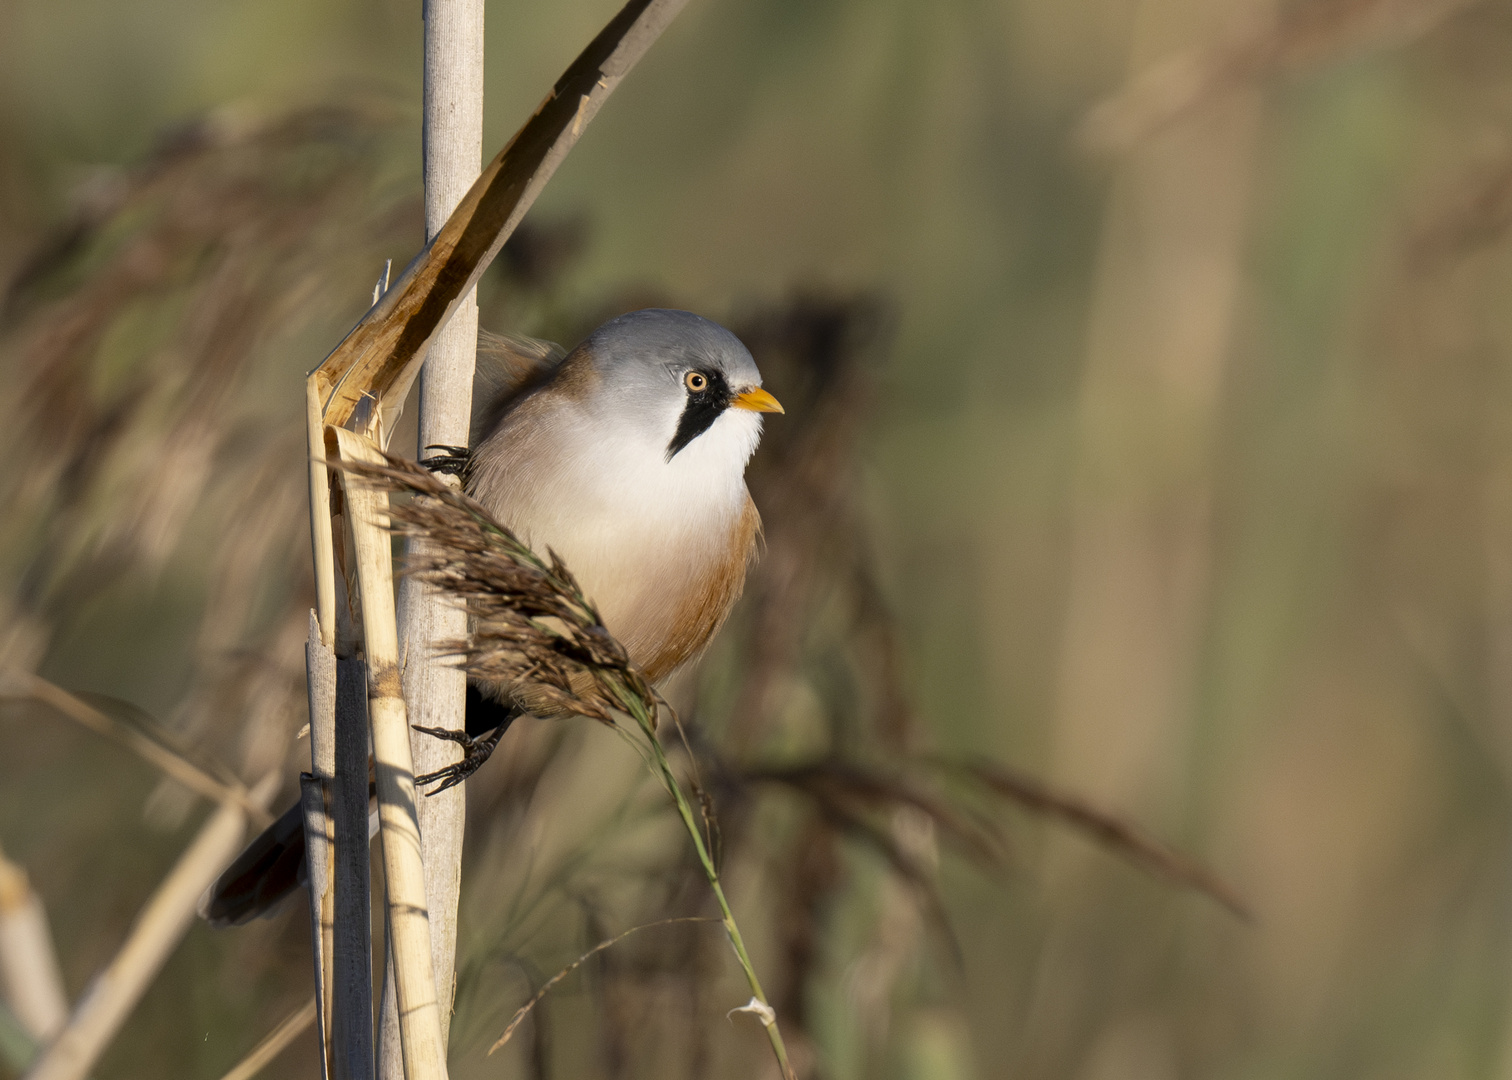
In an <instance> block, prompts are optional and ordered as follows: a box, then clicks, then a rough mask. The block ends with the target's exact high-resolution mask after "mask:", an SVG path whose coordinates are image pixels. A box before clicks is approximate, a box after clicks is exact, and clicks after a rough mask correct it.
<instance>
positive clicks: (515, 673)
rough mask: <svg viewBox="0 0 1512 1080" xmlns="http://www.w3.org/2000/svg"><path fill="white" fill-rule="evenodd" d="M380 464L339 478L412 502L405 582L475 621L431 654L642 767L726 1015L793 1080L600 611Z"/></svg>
mask: <svg viewBox="0 0 1512 1080" xmlns="http://www.w3.org/2000/svg"><path fill="white" fill-rule="evenodd" d="M385 458H386V464H384V465H378V464H366V463H363V462H360V461H355V460H348V461H344V462H343V463H342V467H343V468H344V469H347V470H348V471H350V472H353V473H355V474H358V475H361V476H364V477H367V478H369V479H371V480H374V481H377V482H380V483H382V484H385V485H387V486H388V487H389V488H390V489H391V490H393V491H395V492H403V493H408V494H410V495H413V496H416V497H415V498H414V499H413V500H412V501H410V502H408V503H402V504H397V505H393V506H391V507H390V510H389V518H390V527H391V528H393V529H394V530H395V531H396V532H398V533H400V534H402V535H406V536H410V537H414V538H418V539H421V540H423V541H424V543H423V544H418V545H415V546H413V547H412V548H411V551H412V552H415V554H414V555H412V557H411V560H410V563H409V565H408V566H407V567H406V572H407V573H409V574H411V575H414V576H416V577H418V578H419V579H421V580H422V581H424V582H425V583H426V584H428V585H430V586H432V587H433V588H435V589H437V590H438V591H440V592H442V593H443V594H446V595H448V596H450V597H452V598H453V599H454V600H456V601H457V602H458V603H460V604H462V606H463V607H464V608H465V609H466V610H467V611H468V613H469V614H470V615H472V616H473V617H474V619H475V620H476V625H475V628H474V630H473V632H472V633H471V634H470V635H469V636H468V638H467V639H466V640H463V641H455V642H450V643H443V644H442V645H441V648H442V649H443V650H445V652H446V653H447V654H448V655H451V656H454V657H456V658H457V659H458V662H459V664H460V666H461V667H462V668H463V669H464V670H465V671H466V672H467V673H468V674H469V675H470V676H472V677H473V678H477V679H482V680H486V681H489V682H495V683H498V684H500V685H502V686H503V687H504V688H505V692H506V693H507V694H508V695H509V696H510V697H511V699H512V700H514V701H515V702H516V703H517V704H519V705H521V706H522V707H524V708H526V709H528V710H529V711H531V712H533V713H535V714H537V715H546V716H553V715H558V716H561V715H577V716H586V717H590V718H592V719H594V720H597V721H599V722H600V723H602V724H605V725H607V726H609V727H611V728H613V729H614V730H615V731H616V732H617V733H619V734H620V735H622V736H624V737H626V739H627V741H631V742H632V744H633V745H635V746H636V748H637V749H638V750H640V751H641V752H642V753H643V754H644V755H645V756H646V758H647V765H648V766H649V767H650V768H651V771H652V772H653V774H654V775H655V776H656V777H657V779H658V780H659V781H660V782H661V784H662V786H663V787H664V788H666V790H667V793H668V794H669V795H670V796H671V797H672V800H673V802H674V804H675V805H676V807H677V812H678V816H679V817H681V818H682V821H683V825H684V827H685V828H686V829H687V832H688V836H689V837H690V838H691V839H692V841H693V847H694V850H695V851H696V852H697V855H698V859H699V863H700V865H701V866H702V868H703V871H704V874H705V876H706V877H707V878H708V882H709V887H710V888H711V889H712V890H713V893H714V897H715V899H716V901H718V904H719V909H720V915H721V920H720V921H721V922H722V923H723V925H724V929H725V934H726V935H727V937H728V938H729V941H730V947H731V948H732V949H733V950H734V952H735V956H736V959H737V960H738V961H739V963H740V967H741V970H742V971H743V972H744V974H745V977H746V981H747V983H748V984H749V986H750V989H751V1000H750V1002H749V1003H748V1004H746V1005H744V1006H741V1007H740V1009H738V1010H734V1011H745V1012H750V1013H753V1014H754V1015H756V1016H757V1017H758V1018H759V1019H760V1020H761V1022H762V1026H763V1027H764V1028H765V1029H766V1033H767V1038H768V1040H769V1041H770V1042H771V1046H772V1053H773V1055H774V1056H775V1058H776V1059H777V1064H778V1066H779V1068H780V1069H781V1070H782V1075H783V1076H784V1078H786V1080H796V1074H795V1073H794V1071H793V1068H792V1065H791V1064H790V1063H789V1061H788V1053H787V1046H786V1044H785V1043H784V1042H783V1038H782V1033H781V1030H780V1029H779V1027H778V1025H777V1014H776V1013H775V1012H774V1011H773V1009H772V1007H771V1005H769V1004H768V1003H767V998H766V993H765V991H763V990H762V987H761V981H760V979H759V978H758V977H757V975H756V969H755V967H754V965H753V964H752V963H751V958H750V954H749V953H748V952H747V951H746V947H745V941H744V939H743V938H742V936H741V933H740V928H739V926H738V924H737V923H736V921H735V916H734V913H733V912H731V910H730V905H729V903H728V901H727V900H726V899H725V894H724V887H723V885H722V884H721V881H720V876H719V871H718V868H717V867H716V866H715V864H714V860H713V858H712V856H711V855H710V853H709V846H708V844H706V843H705V841H704V834H703V829H702V828H701V827H700V823H699V817H698V815H697V814H696V813H695V811H694V809H693V805H692V803H691V802H690V801H689V800H688V798H687V796H686V795H685V794H684V793H683V789H682V784H681V783H680V782H679V780H678V779H677V776H676V774H675V773H674V771H673V769H672V765H671V763H670V762H669V761H668V759H667V755H666V751H665V749H664V748H663V746H662V743H661V739H660V738H659V736H658V735H657V714H658V711H659V705H660V699H659V698H658V696H657V695H656V693H655V691H654V690H652V688H651V685H650V683H648V682H647V681H646V678H645V676H644V675H643V674H642V673H641V672H640V670H639V669H638V668H637V667H636V666H635V665H634V664H633V663H631V661H630V658H629V656H628V654H627V653H626V652H625V649H624V646H622V645H621V644H620V643H619V642H618V641H616V640H615V639H614V637H613V635H611V634H610V633H609V631H608V630H607V629H606V628H605V627H604V624H603V621H602V620H601V619H600V618H599V614H598V610H597V609H596V608H595V607H594V606H593V604H592V603H591V602H590V601H589V600H588V599H587V598H586V597H585V596H584V595H583V592H582V590H581V589H580V588H579V587H578V584H577V581H576V579H575V578H573V576H572V572H571V571H570V570H568V569H567V567H566V565H565V564H564V563H563V562H562V560H561V559H560V558H559V557H558V556H557V555H556V553H555V552H548V558H547V559H542V558H541V557H540V556H538V555H537V554H536V553H535V552H533V551H532V550H531V549H530V548H529V547H528V546H527V545H526V544H524V543H522V542H521V541H520V540H519V538H518V537H516V536H515V535H514V534H513V533H512V532H510V531H509V530H508V529H507V528H505V527H504V526H503V525H500V524H499V523H498V522H497V521H495V520H494V519H493V518H492V517H491V516H490V515H489V513H488V511H486V510H485V509H484V508H483V507H482V506H481V505H479V504H478V503H476V502H474V501H473V500H472V499H470V498H468V497H467V496H466V495H464V494H463V493H462V492H460V491H457V490H455V489H453V488H452V487H450V486H449V485H448V484H447V483H446V482H445V481H444V480H442V479H441V478H440V477H437V476H435V475H433V474H431V473H430V472H429V471H427V470H426V469H425V468H424V467H423V466H421V465H418V464H416V463H414V462H410V461H405V460H403V459H401V458H396V457H393V456H392V455H385ZM620 715H624V716H628V717H630V718H631V719H632V720H634V721H635V729H636V730H637V731H638V732H639V734H640V736H641V737H642V739H643V740H644V741H643V742H637V741H636V740H635V738H634V734H635V732H634V731H632V730H631V729H628V728H627V727H625V726H624V725H623V724H621V723H620V722H619V720H618V719H617V717H618V716H620ZM496 1045H498V1044H496Z"/></svg>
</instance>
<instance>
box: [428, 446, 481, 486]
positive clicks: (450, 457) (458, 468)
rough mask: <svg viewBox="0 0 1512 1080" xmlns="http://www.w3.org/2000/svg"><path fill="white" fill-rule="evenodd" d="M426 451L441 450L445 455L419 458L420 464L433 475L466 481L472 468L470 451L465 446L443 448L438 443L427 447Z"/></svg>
mask: <svg viewBox="0 0 1512 1080" xmlns="http://www.w3.org/2000/svg"><path fill="white" fill-rule="evenodd" d="M426 449H427V450H443V451H445V453H441V454H437V455H435V456H433V457H428V458H421V459H420V464H422V465H424V466H425V467H426V468H427V469H429V470H430V471H431V472H434V473H445V474H446V475H447V476H457V477H461V478H463V479H466V477H467V472H468V470H469V469H471V468H472V451H471V450H469V449H468V448H467V447H465V446H443V445H441V444H439V443H438V444H435V445H432V446H427V447H426Z"/></svg>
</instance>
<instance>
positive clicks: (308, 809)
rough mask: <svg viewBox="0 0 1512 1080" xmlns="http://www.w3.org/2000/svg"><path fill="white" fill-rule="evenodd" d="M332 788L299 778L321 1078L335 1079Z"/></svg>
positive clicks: (305, 776)
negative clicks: (332, 998)
mask: <svg viewBox="0 0 1512 1080" xmlns="http://www.w3.org/2000/svg"><path fill="white" fill-rule="evenodd" d="M329 797H330V788H329V787H328V786H327V785H326V784H325V783H324V782H323V781H322V780H321V778H320V777H318V776H314V775H311V774H310V773H302V774H300V777H299V801H300V805H301V807H302V808H303V810H304V836H305V875H306V878H305V886H306V888H305V895H306V896H307V897H308V898H309V902H310V954H311V959H312V962H313V964H314V967H315V988H316V994H315V1012H316V1018H317V1019H318V1020H319V1021H320V1023H319V1025H317V1028H316V1034H317V1037H318V1041H319V1043H320V1075H321V1077H322V1078H329V1077H332V1076H335V1074H336V1068H335V1062H334V1061H333V1060H332V1056H333V1049H334V1048H333V1046H332V1043H331V1020H332V1000H331V987H332V983H331V964H332V955H331V952H332V949H331V945H332V940H333V938H334V936H335V935H334V929H335V927H334V923H333V912H332V906H333V905H332V903H331V902H332V900H333V899H334V897H333V896H332V895H331V885H332V880H331V879H332V877H333V876H334V875H333V874H332V873H331V869H332V867H331V855H332V851H333V849H334V847H335V845H334V843H333V841H334V839H335V838H334V837H333V836H332V834H331V815H330V810H329V806H328V799H329Z"/></svg>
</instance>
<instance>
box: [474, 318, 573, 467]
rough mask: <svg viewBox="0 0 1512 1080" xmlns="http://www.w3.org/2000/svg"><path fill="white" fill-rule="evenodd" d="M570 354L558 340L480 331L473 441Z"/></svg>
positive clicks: (488, 429) (489, 429)
mask: <svg viewBox="0 0 1512 1080" xmlns="http://www.w3.org/2000/svg"><path fill="white" fill-rule="evenodd" d="M566 355H567V352H566V350H565V349H563V348H562V347H561V346H560V345H557V344H556V343H555V342H551V341H537V340H536V339H535V338H528V337H524V336H521V335H515V334H495V333H493V332H492V331H490V330H479V331H478V368H477V374H476V375H475V376H474V377H473V417H472V431H473V438H472V445H474V446H476V445H477V440H478V438H479V437H480V436H482V435H486V434H487V433H488V432H489V431H491V430H492V429H493V426H494V424H495V423H497V422H498V419H499V417H500V416H502V415H504V413H505V412H507V411H508V410H509V407H510V406H511V405H513V404H514V403H515V402H516V401H518V400H519V399H520V397H521V396H522V395H524V394H527V393H529V392H530V391H531V390H534V389H535V388H536V387H537V386H539V385H541V383H543V382H545V381H546V380H547V379H549V378H550V377H551V373H552V372H554V371H555V370H556V369H557V366H558V365H559V364H561V362H562V359H563V358H564V357H565V356H566Z"/></svg>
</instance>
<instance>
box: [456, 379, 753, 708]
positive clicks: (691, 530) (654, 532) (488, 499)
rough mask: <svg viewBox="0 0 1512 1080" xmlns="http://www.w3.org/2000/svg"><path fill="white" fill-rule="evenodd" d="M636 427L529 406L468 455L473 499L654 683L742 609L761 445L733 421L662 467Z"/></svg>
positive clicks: (749, 428)
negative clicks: (554, 573) (556, 560)
mask: <svg viewBox="0 0 1512 1080" xmlns="http://www.w3.org/2000/svg"><path fill="white" fill-rule="evenodd" d="M643 431H644V428H643V426H637V425H632V424H620V423H616V421H615V418H614V417H613V416H612V415H610V416H602V415H594V414H593V413H591V412H589V411H588V410H586V409H585V408H584V407H583V406H582V404H581V403H580V401H575V400H573V399H572V398H570V397H565V396H562V395H550V394H546V395H535V396H533V397H531V398H529V399H527V400H526V401H524V402H521V403H520V405H519V406H518V407H516V408H515V409H514V410H512V411H511V412H510V414H509V415H508V416H506V417H505V418H504V419H503V421H502V422H501V423H500V425H499V426H498V428H496V430H495V431H494V432H493V433H492V434H491V435H490V436H489V437H488V439H487V440H486V441H485V444H484V447H483V448H480V449H485V448H486V452H485V453H482V454H479V455H475V462H476V464H475V469H474V474H473V478H472V482H471V488H472V493H473V495H474V497H476V498H477V499H478V500H479V501H480V502H482V503H483V504H484V505H485V506H487V507H488V509H489V510H490V511H491V512H492V513H493V514H494V515H495V516H496V517H498V518H499V520H500V521H502V522H503V523H505V524H506V525H508V526H509V527H510V528H512V529H514V530H515V531H516V533H517V534H518V535H519V536H520V538H521V539H522V540H524V541H525V542H526V543H528V544H529V545H530V546H531V547H532V548H533V549H534V550H535V551H537V552H539V553H542V554H544V553H545V552H546V550H547V549H550V550H553V551H555V552H556V553H557V554H558V555H560V556H561V557H562V559H563V560H564V561H565V562H566V564H567V566H568V568H569V569H570V570H571V571H572V572H573V574H574V575H576V577H577V579H578V582H579V584H580V585H581V586H582V588H583V591H584V593H585V594H586V595H587V596H588V598H589V599H590V600H592V601H593V603H594V604H596V605H597V606H598V608H599V613H600V615H601V616H602V617H603V619H604V624H605V625H606V626H607V627H608V628H609V630H610V631H611V632H612V633H613V634H614V635H615V636H616V637H618V638H619V639H620V640H621V641H622V642H623V643H624V645H625V646H626V648H627V649H629V651H630V655H631V658H632V659H633V660H635V662H636V663H637V664H639V665H640V666H641V668H642V669H643V670H644V671H645V672H646V674H647V675H648V677H650V678H651V679H652V680H656V679H660V678H662V677H663V676H665V675H667V674H668V673H670V672H671V671H672V669H674V668H675V667H677V666H678V665H679V664H681V663H682V662H683V661H685V660H686V659H688V658H689V657H690V656H691V655H692V654H693V653H695V652H697V651H698V650H699V649H700V648H701V647H702V646H703V645H704V644H705V643H707V641H708V640H709V638H710V637H711V636H712V635H713V633H714V631H715V630H717V629H718V628H719V626H720V624H721V623H722V622H723V621H724V618H725V616H726V615H727V614H728V613H729V610H730V608H731V607H732V606H733V604H734V603H735V601H736V599H738V598H739V596H740V592H741V589H742V587H743V585H744V582H745V572H746V567H747V565H748V563H749V562H750V559H751V557H752V555H753V553H754V550H755V546H756V539H757V534H758V532H759V529H760V518H759V516H758V515H757V512H756V507H755V505H754V504H753V503H752V502H751V497H750V494H749V493H748V492H747V490H746V486H745V479H744V470H745V464H746V461H747V460H748V459H749V458H750V455H751V453H752V451H754V449H755V446H756V441H757V439H758V438H759V437H760V420H759V417H757V416H756V415H755V414H751V413H745V412H739V411H736V410H731V411H729V412H727V413H726V414H724V415H723V416H721V417H720V418H719V419H718V420H717V421H716V422H715V423H714V425H713V426H712V427H711V428H710V429H709V430H708V431H706V432H705V433H704V434H703V435H701V436H700V437H699V438H697V439H695V440H694V441H693V442H692V443H690V444H689V445H688V446H687V447H685V448H684V449H683V450H682V451H681V452H680V453H678V454H677V455H676V456H675V457H673V458H672V459H671V460H670V461H669V460H668V459H667V457H666V448H665V445H663V444H661V443H658V442H656V441H655V440H653V439H648V438H645V437H644V435H643Z"/></svg>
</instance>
